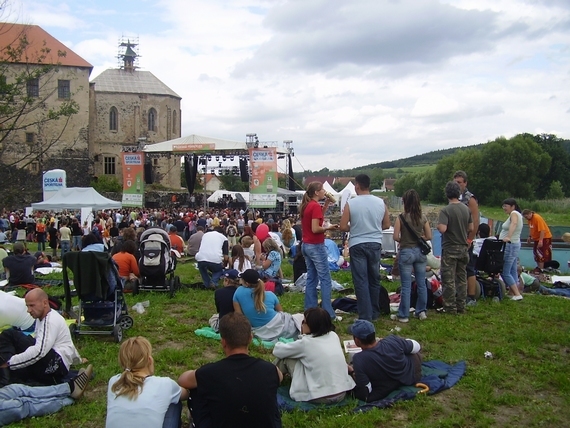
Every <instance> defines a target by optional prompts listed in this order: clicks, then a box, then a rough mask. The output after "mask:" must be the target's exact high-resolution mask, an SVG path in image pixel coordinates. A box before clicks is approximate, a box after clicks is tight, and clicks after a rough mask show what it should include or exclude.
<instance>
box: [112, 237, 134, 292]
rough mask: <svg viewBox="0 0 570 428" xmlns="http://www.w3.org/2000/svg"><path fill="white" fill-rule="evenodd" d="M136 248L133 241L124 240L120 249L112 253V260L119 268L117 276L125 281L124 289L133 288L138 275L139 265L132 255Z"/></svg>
mask: <svg viewBox="0 0 570 428" xmlns="http://www.w3.org/2000/svg"><path fill="white" fill-rule="evenodd" d="M136 249H137V247H136V245H135V243H134V241H125V242H124V243H123V245H122V246H121V251H120V252H118V253H117V254H115V255H113V260H114V261H115V263H117V267H118V268H119V276H120V277H121V279H122V280H123V281H124V282H125V286H124V288H125V290H131V291H132V290H134V289H135V288H136V285H135V283H136V282H137V281H138V278H139V276H140V272H139V265H138V263H137V261H136V259H135V256H134V254H135V251H136Z"/></svg>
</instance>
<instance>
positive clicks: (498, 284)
mask: <svg viewBox="0 0 570 428" xmlns="http://www.w3.org/2000/svg"><path fill="white" fill-rule="evenodd" d="M505 245H506V243H505V242H504V241H499V240H496V239H485V241H483V245H482V246H481V251H480V252H479V256H478V257H477V262H476V263H475V270H476V272H477V275H476V277H477V283H478V284H479V287H478V288H479V289H478V290H477V292H476V295H477V296H483V297H489V298H492V299H493V300H503V298H504V297H505V295H506V293H507V290H506V287H505V283H504V282H503V280H502V279H501V278H500V274H501V272H503V261H504V256H505Z"/></svg>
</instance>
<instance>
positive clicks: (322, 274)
mask: <svg viewBox="0 0 570 428" xmlns="http://www.w3.org/2000/svg"><path fill="white" fill-rule="evenodd" d="M301 252H302V253H303V256H304V257H305V264H306V265H307V284H306V286H305V309H309V308H316V307H317V306H319V300H318V298H319V293H318V291H317V286H318V285H319V284H320V286H321V299H322V304H321V306H322V307H323V309H324V310H325V311H327V312H328V313H329V315H330V316H331V318H335V317H336V314H335V312H334V309H333V307H332V302H331V290H332V280H331V272H330V270H329V258H328V254H327V249H326V247H325V244H307V243H303V245H302V247H301Z"/></svg>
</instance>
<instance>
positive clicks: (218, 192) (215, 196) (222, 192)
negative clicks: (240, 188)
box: [208, 190, 249, 203]
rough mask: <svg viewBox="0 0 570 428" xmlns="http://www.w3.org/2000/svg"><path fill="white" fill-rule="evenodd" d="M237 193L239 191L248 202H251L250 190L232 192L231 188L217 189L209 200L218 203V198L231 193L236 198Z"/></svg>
mask: <svg viewBox="0 0 570 428" xmlns="http://www.w3.org/2000/svg"><path fill="white" fill-rule="evenodd" d="M236 193H239V194H240V195H241V196H242V197H243V199H245V201H246V202H249V192H232V191H230V190H216V191H215V192H214V193H212V194H211V195H210V196H209V197H208V202H210V203H216V202H218V199H220V198H221V197H223V196H224V195H230V196H231V197H232V198H234V199H235V198H236Z"/></svg>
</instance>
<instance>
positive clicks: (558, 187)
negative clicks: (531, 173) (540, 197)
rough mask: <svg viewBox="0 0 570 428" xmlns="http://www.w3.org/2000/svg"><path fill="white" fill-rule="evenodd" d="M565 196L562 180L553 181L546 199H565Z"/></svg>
mask: <svg viewBox="0 0 570 428" xmlns="http://www.w3.org/2000/svg"><path fill="white" fill-rule="evenodd" d="M563 198H564V189H563V188H562V184H561V183H560V181H553V182H552V183H551V184H550V189H549V190H548V193H547V194H546V199H563Z"/></svg>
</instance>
